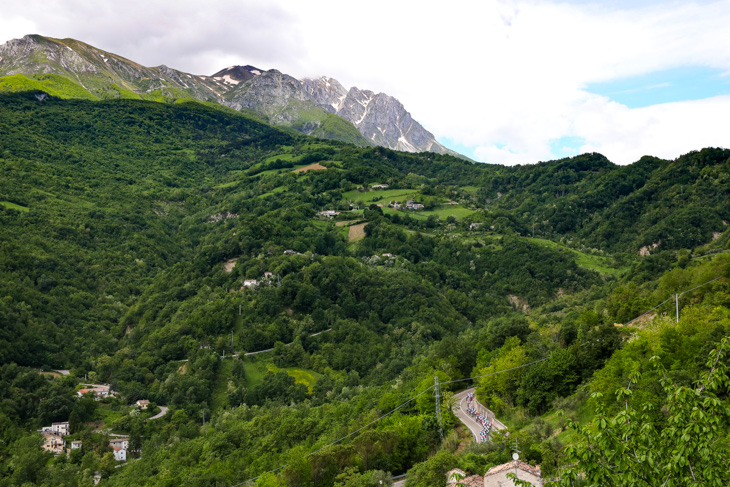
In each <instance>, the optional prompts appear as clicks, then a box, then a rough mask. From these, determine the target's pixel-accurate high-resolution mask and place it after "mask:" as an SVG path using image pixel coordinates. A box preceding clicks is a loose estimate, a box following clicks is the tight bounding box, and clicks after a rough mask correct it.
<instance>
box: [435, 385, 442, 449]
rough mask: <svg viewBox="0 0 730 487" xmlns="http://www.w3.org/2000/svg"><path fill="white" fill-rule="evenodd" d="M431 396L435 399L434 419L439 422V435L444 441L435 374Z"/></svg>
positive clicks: (439, 392) (439, 395)
mask: <svg viewBox="0 0 730 487" xmlns="http://www.w3.org/2000/svg"><path fill="white" fill-rule="evenodd" d="M433 380H434V386H433V397H434V398H435V399H436V421H438V423H439V434H440V435H441V441H444V427H443V421H442V420H441V391H440V390H439V378H438V376H437V375H435V376H434V377H433Z"/></svg>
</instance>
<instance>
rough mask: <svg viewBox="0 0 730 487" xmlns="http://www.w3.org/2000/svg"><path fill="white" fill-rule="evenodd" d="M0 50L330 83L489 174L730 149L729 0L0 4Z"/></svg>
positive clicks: (63, 0) (36, 0) (61, 0)
mask: <svg viewBox="0 0 730 487" xmlns="http://www.w3.org/2000/svg"><path fill="white" fill-rule="evenodd" d="M0 12H2V13H1V14H0V43H4V42H6V41H7V40H10V39H14V38H19V37H22V36H24V35H26V34H41V35H44V36H48V37H57V38H67V37H70V38H74V39H77V40H80V41H83V42H86V43H88V44H91V45H93V46H95V47H98V48H100V49H103V50H105V51H109V52H113V53H115V54H119V55H121V56H124V57H126V58H128V59H131V60H133V61H136V62H138V63H140V64H143V65H145V66H158V65H160V64H165V65H167V66H169V67H172V68H175V69H179V70H181V71H185V72H189V73H193V74H207V75H210V74H213V73H215V72H216V71H218V70H220V69H222V68H224V67H227V66H231V65H235V64H239V65H246V64H250V65H253V66H256V67H258V68H261V69H278V70H279V71H282V72H284V73H287V74H290V75H292V76H294V77H296V78H303V77H318V76H330V77H333V78H336V79H337V80H339V81H340V82H341V83H342V84H343V86H345V87H348V88H349V87H352V86H357V87H358V88H361V89H369V90H372V91H374V92H376V93H377V92H383V93H387V94H389V95H392V96H395V97H396V98H398V99H399V100H400V101H401V102H402V103H403V105H404V106H405V107H406V109H407V110H408V111H409V112H410V113H411V114H412V115H413V118H415V119H416V120H418V121H419V122H420V123H421V124H422V125H423V126H424V127H425V128H426V129H427V130H429V131H430V132H432V133H433V134H434V135H435V136H436V138H437V139H438V140H439V141H440V142H441V143H443V144H444V145H446V146H447V147H449V148H452V149H454V150H457V151H459V152H461V153H462V154H465V155H467V156H469V157H471V158H472V159H474V160H477V161H480V162H488V163H499V164H509V165H513V164H530V163H536V162H538V161H545V160H551V159H557V158H562V157H568V156H574V155H577V154H580V153H585V152H600V153H602V154H603V155H605V156H606V157H608V158H609V159H610V160H611V161H613V162H615V163H617V164H630V163H632V162H635V161H637V160H639V159H640V158H641V157H642V156H644V155H652V156H657V157H662V158H666V159H674V158H676V157H678V156H680V155H682V154H684V153H687V152H689V151H692V150H699V149H701V148H703V147H710V146H712V147H730V130H729V127H730V123H728V117H730V115H728V114H730V36H728V35H727V32H728V28H727V26H728V25H730V0H721V1H697V2H686V1H663V0H650V1H641V0H632V1H629V0H614V1H602V0H596V1H579V0H573V1H541V0H538V1H532V0H530V1H522V0H514V1H513V0H478V1H470V0H455V1H450V2H447V1H443V0H440V1H431V0H419V1H410V0H401V1H393V0H387V1H386V0H369V1H368V2H357V3H356V2H346V1H342V0H338V1H334V0H309V1H306V2H304V1H301V0H266V1H265V2H262V1H261V0H255V1H251V0H236V1H227V0H218V1H215V0H212V1H210V2H200V1H199V0H195V1H192V0H175V1H168V0H161V1H155V0H145V1H141V0H125V1H124V2H119V1H108V0H94V1H91V0H23V1H22V2H21V1H17V0H0Z"/></svg>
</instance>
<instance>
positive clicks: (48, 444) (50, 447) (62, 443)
mask: <svg viewBox="0 0 730 487" xmlns="http://www.w3.org/2000/svg"><path fill="white" fill-rule="evenodd" d="M96 389H100V390H98V391H97V390H96ZM78 392H79V393H80V394H79V397H81V396H83V395H84V394H87V393H89V392H92V393H94V398H95V399H97V400H98V399H100V398H101V397H109V396H110V395H112V396H113V395H114V394H116V393H115V392H114V391H112V390H110V389H109V386H97V387H93V388H90V389H80V390H79V391H78ZM149 405H150V401H149V400H147V399H140V400H139V401H137V402H136V403H135V406H137V408H139V409H140V410H145V409H147V408H148V407H149ZM41 434H42V435H43V446H42V447H43V449H44V450H45V451H47V452H50V453H53V454H54V455H56V456H58V455H60V454H61V453H64V452H66V451H67V447H68V451H71V450H78V449H80V448H81V447H82V446H83V443H82V442H81V440H73V441H71V442H70V444H68V445H67V442H66V440H65V439H64V438H65V437H66V436H69V435H70V434H71V429H70V427H69V424H68V421H61V422H58V423H51V426H43V427H42V428H41ZM109 447H110V448H111V449H112V450H113V452H114V459H115V460H117V461H119V462H126V461H127V450H129V437H128V436H117V437H115V438H114V439H111V440H109Z"/></svg>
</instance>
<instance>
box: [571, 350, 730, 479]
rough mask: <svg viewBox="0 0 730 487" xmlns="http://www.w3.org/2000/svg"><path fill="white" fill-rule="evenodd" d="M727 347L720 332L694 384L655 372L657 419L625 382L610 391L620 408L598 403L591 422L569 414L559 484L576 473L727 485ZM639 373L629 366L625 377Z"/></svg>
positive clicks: (729, 420)
mask: <svg viewBox="0 0 730 487" xmlns="http://www.w3.org/2000/svg"><path fill="white" fill-rule="evenodd" d="M729 351H730V339H729V338H728V337H725V338H723V339H722V341H721V342H720V343H719V344H718V347H717V349H715V350H713V351H712V352H711V353H710V356H709V359H708V362H707V367H708V368H709V371H708V372H707V373H706V374H705V376H704V377H703V379H702V380H700V381H698V382H697V384H696V387H686V386H677V385H675V384H673V383H672V381H671V380H670V379H669V378H667V377H665V378H663V379H662V380H661V385H662V389H663V391H664V394H665V404H664V406H663V408H662V413H663V414H662V415H661V416H660V418H659V419H657V416H656V415H654V414H650V411H649V410H648V409H650V408H651V407H652V405H651V404H644V405H640V404H634V400H633V391H632V390H631V388H630V387H626V388H623V389H620V390H619V391H618V392H617V399H618V400H619V401H621V402H624V408H623V410H622V411H620V412H619V413H618V414H616V415H615V416H613V417H607V416H606V415H605V414H604V411H603V407H602V406H601V405H600V403H599V406H598V410H597V412H596V416H595V417H594V419H593V421H592V423H591V425H589V426H586V427H582V426H580V425H578V424H577V423H575V422H572V421H571V422H569V425H570V426H571V427H572V428H573V429H574V430H575V431H576V432H577V433H578V434H579V435H580V437H581V441H580V442H579V443H577V444H576V445H573V446H570V447H568V448H567V450H566V456H567V458H566V463H567V464H568V465H571V466H570V467H568V468H567V469H566V470H565V471H564V472H563V473H562V475H561V477H562V479H561V481H560V485H564V486H572V485H573V484H574V483H575V482H576V481H577V480H578V479H579V478H584V479H585V481H586V482H588V484H589V485H607V486H617V487H620V486H626V487H628V486H636V485H647V486H657V487H659V486H663V487H679V486H698V487H699V486H716V487H721V486H726V485H730V471H728V469H727V459H728V458H730V448H728V444H727V440H726V431H727V427H728V424H729V423H730V409H729V408H728V404H727V400H726V393H727V390H728V387H730V378H728V365H727V356H728V352H729ZM653 360H654V361H655V362H658V360H656V359H653ZM660 369H661V367H660ZM662 372H663V371H662ZM639 378H640V376H639V375H638V374H635V375H634V376H633V378H632V382H633V381H636V380H639Z"/></svg>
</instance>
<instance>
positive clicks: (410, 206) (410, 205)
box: [388, 200, 424, 210]
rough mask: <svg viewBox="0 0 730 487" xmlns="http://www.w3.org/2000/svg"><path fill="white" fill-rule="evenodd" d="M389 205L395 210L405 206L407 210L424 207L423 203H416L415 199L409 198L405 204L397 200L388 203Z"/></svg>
mask: <svg viewBox="0 0 730 487" xmlns="http://www.w3.org/2000/svg"><path fill="white" fill-rule="evenodd" d="M388 207H389V208H393V209H394V210H400V209H402V208H405V209H406V210H422V209H423V208H424V206H423V205H422V204H421V203H416V201H415V200H408V201H406V204H405V205H403V204H401V203H398V202H397V201H391V202H390V203H388Z"/></svg>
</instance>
